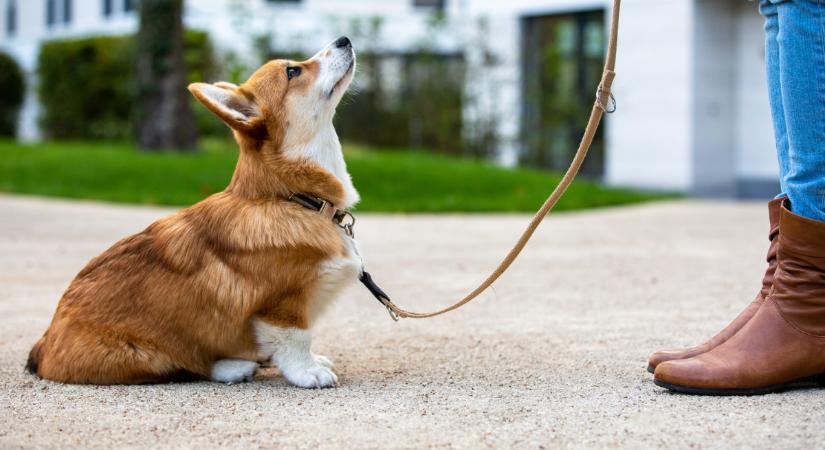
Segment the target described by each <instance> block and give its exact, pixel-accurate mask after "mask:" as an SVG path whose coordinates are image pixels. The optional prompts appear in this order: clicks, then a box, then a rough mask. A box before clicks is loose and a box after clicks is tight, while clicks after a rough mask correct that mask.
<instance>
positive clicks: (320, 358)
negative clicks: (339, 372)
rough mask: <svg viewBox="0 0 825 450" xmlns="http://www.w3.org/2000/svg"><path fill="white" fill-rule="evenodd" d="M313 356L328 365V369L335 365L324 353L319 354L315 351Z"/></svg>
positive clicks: (321, 363)
mask: <svg viewBox="0 0 825 450" xmlns="http://www.w3.org/2000/svg"><path fill="white" fill-rule="evenodd" d="M312 357H313V358H315V362H317V363H318V364H320V365H322V366H324V367H326V368H327V369H332V368H333V367H335V365H334V364H332V361H331V360H330V359H329V358H327V357H326V356H324V355H318V354H315V353H313V354H312Z"/></svg>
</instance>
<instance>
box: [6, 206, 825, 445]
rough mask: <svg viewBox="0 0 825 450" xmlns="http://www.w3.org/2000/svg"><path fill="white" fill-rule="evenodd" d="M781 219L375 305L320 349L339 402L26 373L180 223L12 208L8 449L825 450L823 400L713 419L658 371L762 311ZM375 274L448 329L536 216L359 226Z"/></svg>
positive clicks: (347, 316)
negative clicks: (84, 273)
mask: <svg viewBox="0 0 825 450" xmlns="http://www.w3.org/2000/svg"><path fill="white" fill-rule="evenodd" d="M765 209H766V208H765V206H764V205H763V204H728V203H698V202H676V203H663V204H653V205H645V206H638V207H630V208H620V209H607V210H599V211H596V212H585V213H573V214H563V215H562V214H560V215H556V216H554V215H551V217H550V218H549V220H548V221H546V222H545V223H544V224H543V225H542V227H541V228H540V229H539V231H538V233H537V235H536V237H535V239H534V241H533V242H532V243H531V244H530V246H529V247H528V248H527V250H526V251H525V253H524V255H523V257H522V258H521V259H520V260H519V261H518V262H517V263H516V264H515V265H514V266H513V267H512V268H511V270H510V272H508V273H507V274H506V275H505V276H504V277H503V279H502V280H501V281H499V282H498V283H497V284H496V286H495V290H494V291H492V292H489V293H488V294H486V295H485V296H484V297H483V298H481V299H480V300H478V301H477V303H474V304H471V305H469V306H467V307H465V308H464V309H462V310H460V311H458V312H456V313H453V314H451V315H449V316H446V317H443V318H438V319H434V320H428V321H415V320H404V321H401V322H400V323H393V322H392V321H390V319H389V317H388V316H387V313H386V312H385V310H383V309H382V308H381V307H380V306H379V305H378V304H377V302H376V301H375V300H373V299H372V298H371V297H370V296H369V294H368V293H367V292H366V291H365V290H363V289H361V288H360V287H357V288H353V289H352V290H350V291H348V292H347V293H346V294H345V295H344V296H343V297H342V298H341V299H340V300H339V301H338V303H337V304H336V306H335V308H334V309H333V311H332V312H331V313H330V314H329V315H328V316H327V317H325V318H324V319H323V320H322V322H321V323H320V324H319V326H318V327H317V329H316V340H315V344H314V349H315V350H316V351H317V352H319V353H322V354H325V355H327V356H329V357H330V358H332V359H333V360H334V361H335V363H336V367H337V373H338V375H339V377H340V381H341V385H340V387H338V388H335V389H327V390H301V389H297V388H294V387H291V386H289V385H287V384H286V383H285V381H284V380H283V379H282V378H281V377H280V376H278V374H277V372H276V371H274V370H272V369H270V370H267V371H265V372H263V373H259V374H258V376H256V379H255V381H254V382H251V383H245V384H240V385H233V386H225V385H221V384H215V383H209V382H200V383H188V384H167V385H155V386H113V387H95V386H65V385H60V384H55V383H51V382H45V381H41V380H38V379H36V378H35V377H33V376H31V375H29V374H27V373H24V371H23V364H24V361H25V358H26V355H27V353H28V350H29V348H30V346H31V345H32V343H34V341H35V340H36V339H37V338H38V337H39V336H40V334H41V333H42V332H43V330H44V329H45V328H46V326H47V325H48V323H49V320H50V319H51V315H52V312H53V310H54V307H55V305H56V302H57V300H58V299H59V297H60V294H61V292H62V291H63V289H65V287H66V285H67V284H68V282H69V281H70V280H71V278H72V277H73V276H74V275H75V273H76V272H77V271H78V270H79V269H80V268H81V267H82V266H83V265H84V264H85V263H86V261H87V260H88V259H89V258H91V257H92V256H94V255H96V254H98V253H99V252H101V251H102V250H104V249H105V248H106V247H107V246H109V245H110V244H111V243H113V242H114V241H116V240H117V239H119V238H120V237H123V236H125V235H127V234H130V233H133V232H136V231H139V230H140V229H142V228H143V227H144V226H145V225H147V224H149V223H150V222H151V221H153V220H154V219H156V218H158V217H160V216H162V215H164V214H165V213H167V212H168V211H169V210H166V209H158V208H144V207H124V206H111V205H102V204H95V203H84V202H68V201H54V200H41V199H33V198H24V197H12V196H0V413H1V414H2V418H3V426H2V427H0V447H2V448H13V447H51V448H55V447H61V448H64V447H83V448H126V447H157V448H217V447H282V448H316V447H321V448H334V447H339V448H341V447H343V448H377V447H382V448H383V447H387V448H409V447H436V448H444V447H458V448H478V447H496V448H510V447H516V448H542V447H544V448H555V447H591V448H610V447H626V448H655V447H702V448H704V447H707V448H735V447H746V448H810V447H821V446H822V445H823V443H824V442H825V427H823V426H822V424H823V423H825V391H818V390H805V391H795V392H789V393H784V394H774V395H768V396H764V397H753V398H701V397H690V396H684V395H677V394H670V393H668V392H665V391H663V390H661V389H658V388H656V387H655V386H654V385H653V383H652V381H651V376H650V375H649V374H648V373H646V372H645V370H644V368H645V361H646V357H647V355H648V353H649V352H650V351H652V350H655V349H658V348H660V347H671V346H674V345H676V346H679V345H685V344H691V343H694V342H696V341H699V340H702V339H704V338H705V337H707V336H709V335H710V334H712V333H713V332H715V331H716V330H717V329H719V328H720V327H722V326H724V325H725V324H726V323H727V320H729V319H730V318H732V317H733V316H734V315H735V314H736V313H737V312H738V310H739V309H740V308H742V307H744V305H745V304H746V303H748V302H749V301H750V300H751V298H752V295H753V294H754V293H755V291H756V289H757V286H758V282H759V279H760V277H761V271H762V270H763V262H762V260H763V252H764V250H765V249H766V240H765V237H766V236H765V234H766V229H767V224H766V210H765ZM358 219H359V220H358V229H357V234H358V238H359V241H360V242H361V246H362V249H363V251H364V253H365V255H366V258H367V262H368V266H369V267H370V269H371V271H372V272H373V275H374V276H375V277H376V278H377V279H378V280H380V282H381V284H382V285H383V286H384V288H385V289H386V290H387V291H388V292H389V293H390V294H393V296H394V297H395V299H396V300H397V302H398V303H400V304H401V305H403V306H406V307H410V308H415V309H429V308H433V307H436V306H438V305H443V304H445V303H446V302H447V301H450V300H453V299H454V298H456V297H457V296H459V295H460V294H463V293H464V291H465V290H467V289H468V288H470V287H472V286H473V285H474V283H476V282H477V281H479V280H480V279H481V278H482V275H483V274H484V272H485V271H486V270H489V269H490V268H491V267H493V265H494V263H495V262H496V261H497V259H498V258H499V257H500V256H501V255H502V254H503V253H504V251H505V250H507V249H508V248H509V246H510V245H511V243H512V242H513V240H514V239H515V236H516V234H517V233H518V232H519V231H520V230H521V228H522V226H523V225H524V224H525V223H526V221H527V217H526V216H495V215H494V216H490V215H475V216H474V215H470V216H437V217H436V216H393V215H366V214H365V215H360V216H359V218H358Z"/></svg>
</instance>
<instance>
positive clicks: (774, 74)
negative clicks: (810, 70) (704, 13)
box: [759, 0, 791, 198]
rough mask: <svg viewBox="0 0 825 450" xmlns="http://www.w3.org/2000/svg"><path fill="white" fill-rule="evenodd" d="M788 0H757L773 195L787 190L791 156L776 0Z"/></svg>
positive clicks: (782, 193)
mask: <svg viewBox="0 0 825 450" xmlns="http://www.w3.org/2000/svg"><path fill="white" fill-rule="evenodd" d="M785 1H788V0H782V1H771V0H761V1H760V2H759V13H760V14H762V16H763V17H764V18H765V69H766V72H767V79H768V98H769V100H770V105H771V118H772V119H773V131H774V140H775V141H776V155H777V158H778V159H779V188H780V193H779V195H778V196H777V198H780V197H784V196H786V195H787V194H786V193H787V192H788V190H787V185H786V179H787V177H788V174H789V173H790V171H791V170H790V167H791V157H790V154H789V152H788V132H787V128H786V127H785V108H784V107H783V103H782V83H781V80H780V71H779V64H780V58H779V43H778V42H777V35H778V34H779V13H778V5H777V4H778V3H783V2H785Z"/></svg>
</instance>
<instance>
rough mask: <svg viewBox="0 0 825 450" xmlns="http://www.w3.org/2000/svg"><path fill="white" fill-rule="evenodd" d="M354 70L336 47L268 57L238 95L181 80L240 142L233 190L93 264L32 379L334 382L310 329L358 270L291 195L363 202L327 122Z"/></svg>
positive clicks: (340, 203)
mask: <svg viewBox="0 0 825 450" xmlns="http://www.w3.org/2000/svg"><path fill="white" fill-rule="evenodd" d="M289 68H291V69H289ZM295 68H299V69H300V74H298V75H296V74H295V72H296V69H295ZM354 69H355V53H354V52H353V50H352V46H351V44H350V43H349V40H346V39H345V38H342V39H339V40H337V41H335V42H333V43H331V44H330V45H329V46H327V47H326V48H324V49H322V50H321V51H320V52H318V53H317V54H316V55H315V56H313V57H312V58H310V59H309V60H307V61H304V62H293V61H285V60H275V61H270V62H268V63H266V64H265V65H264V66H262V67H261V68H259V69H258V70H257V71H256V72H255V73H254V74H253V75H252V76H251V77H250V78H249V80H247V81H246V82H245V83H243V84H242V85H240V86H236V85H233V84H231V83H215V84H206V83H194V84H192V85H190V86H189V90H190V91H191V92H192V93H193V94H194V95H195V97H196V98H197V99H198V100H199V101H200V102H201V103H203V105H204V106H206V107H207V108H209V109H210V110H211V111H212V112H213V113H215V114H216V115H217V116H218V117H220V118H221V119H222V120H223V121H225V122H226V123H227V124H228V125H229V126H230V127H231V128H232V130H233V134H234V136H235V139H236V141H237V142H238V144H239V146H240V154H239V157H238V163H237V166H236V168H235V173H234V175H233V177H232V180H231V182H230V183H229V185H228V186H227V187H226V189H225V190H224V191H223V192H220V193H217V194H214V195H212V196H210V197H209V198H207V199H205V200H204V201H202V202H200V203H198V204H195V205H194V206H191V207H189V208H186V209H184V210H182V211H179V212H177V213H175V214H172V215H170V216H168V217H164V218H162V219H160V220H158V221H157V222H155V223H153V224H151V225H150V226H149V227H148V228H146V229H145V230H143V231H142V232H140V233H138V234H135V235H133V236H130V237H127V238H125V239H123V240H121V241H120V242H117V243H116V244H114V245H113V246H112V247H111V248H110V249H108V250H106V251H105V252H104V253H103V254H101V255H100V256H98V257H96V258H94V259H92V261H90V262H89V264H88V265H87V266H86V267H85V268H84V269H83V270H81V271H80V273H79V274H78V275H77V277H76V278H75V279H74V280H73V281H72V283H71V284H70V285H69V287H68V289H67V290H66V292H65V293H64V294H63V298H62V299H61V300H60V303H59V304H58V306H57V311H56V312H55V315H54V318H53V320H52V323H51V325H50V326H49V328H48V330H47V331H46V333H45V334H44V335H43V337H42V338H41V339H40V340H39V341H38V342H37V344H35V346H34V348H32V350H31V354H30V356H29V362H28V366H27V367H28V368H29V370H30V371H32V372H34V373H36V374H37V375H39V376H40V377H42V378H46V379H50V380H54V381H60V382H65V383H93V384H132V383H148V382H162V381H169V380H175V379H180V378H181V377H184V378H192V377H194V378H208V379H211V380H214V381H218V382H225V383H233V382H239V381H243V380H249V379H250V378H251V377H252V375H253V374H254V372H255V371H256V369H257V368H258V367H259V364H260V363H264V362H271V363H272V364H274V365H276V366H277V367H278V368H279V369H280V371H281V373H282V374H283V375H284V376H285V377H286V379H287V380H288V381H289V382H291V383H292V384H294V385H296V386H301V387H306V388H314V387H329V386H334V385H335V384H336V383H337V381H338V379H337V377H336V375H335V373H334V372H333V371H332V364H331V363H330V361H329V360H328V359H327V358H325V357H323V356H320V355H316V354H314V353H312V351H311V350H310V341H311V337H310V331H309V329H310V327H311V326H312V324H313V322H315V320H316V319H317V318H318V316H319V315H320V314H321V313H322V312H323V311H324V309H325V307H326V306H328V305H329V303H330V301H332V300H333V299H334V297H335V296H336V295H337V294H338V293H339V292H340V291H341V289H342V288H343V287H344V286H346V285H347V284H348V283H351V282H353V281H355V280H357V278H358V275H359V273H360V270H361V267H362V266H361V261H360V258H359V257H358V254H357V249H356V247H355V242H354V241H353V240H352V239H351V238H349V237H348V236H346V235H345V234H344V233H343V231H342V230H341V229H340V228H338V227H337V226H336V225H335V224H334V223H333V222H332V221H330V220H329V219H328V218H325V217H324V216H322V215H320V214H318V213H317V212H315V211H312V210H309V209H306V208H304V207H302V206H300V205H298V204H296V203H293V202H290V201H288V197H289V195H290V194H291V193H293V192H304V193H308V194H312V195H315V196H317V197H322V198H324V199H327V200H329V201H330V202H332V203H334V204H335V206H336V207H337V208H349V207H351V206H352V205H354V204H355V203H356V202H357V201H358V198H359V197H358V193H357V192H356V191H355V189H354V188H353V185H352V182H351V180H350V176H349V174H348V173H347V169H346V164H345V162H344V159H343V155H342V153H341V145H340V143H339V141H338V137H337V135H336V133H335V130H334V128H333V125H332V117H333V114H334V112H335V107H336V106H337V104H338V102H339V101H340V99H341V96H342V95H343V93H344V91H345V90H346V88H347V87H348V86H349V83H350V82H351V81H352V77H353V73H354ZM288 71H289V72H290V73H291V74H292V77H291V79H290V78H289V77H288V74H287V72H288Z"/></svg>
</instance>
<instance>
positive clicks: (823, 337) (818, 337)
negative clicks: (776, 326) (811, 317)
mask: <svg viewBox="0 0 825 450" xmlns="http://www.w3.org/2000/svg"><path fill="white" fill-rule="evenodd" d="M770 301H771V302H773V305H774V306H775V307H776V312H777V313H778V314H779V317H781V318H782V320H783V321H785V323H787V324H788V326H789V327H791V328H793V329H794V330H796V331H798V332H800V333H802V334H804V335H806V336H808V337H812V338H816V339H825V335H819V334H814V333H811V332H809V331H805V330H803V329H802V328H800V327H799V325H797V324H795V323H794V322H793V321H791V320H790V319H788V318H787V317H785V312H784V311H782V307H781V306H779V302H777V301H776V300H774V299H773V298H771V299H770Z"/></svg>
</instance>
